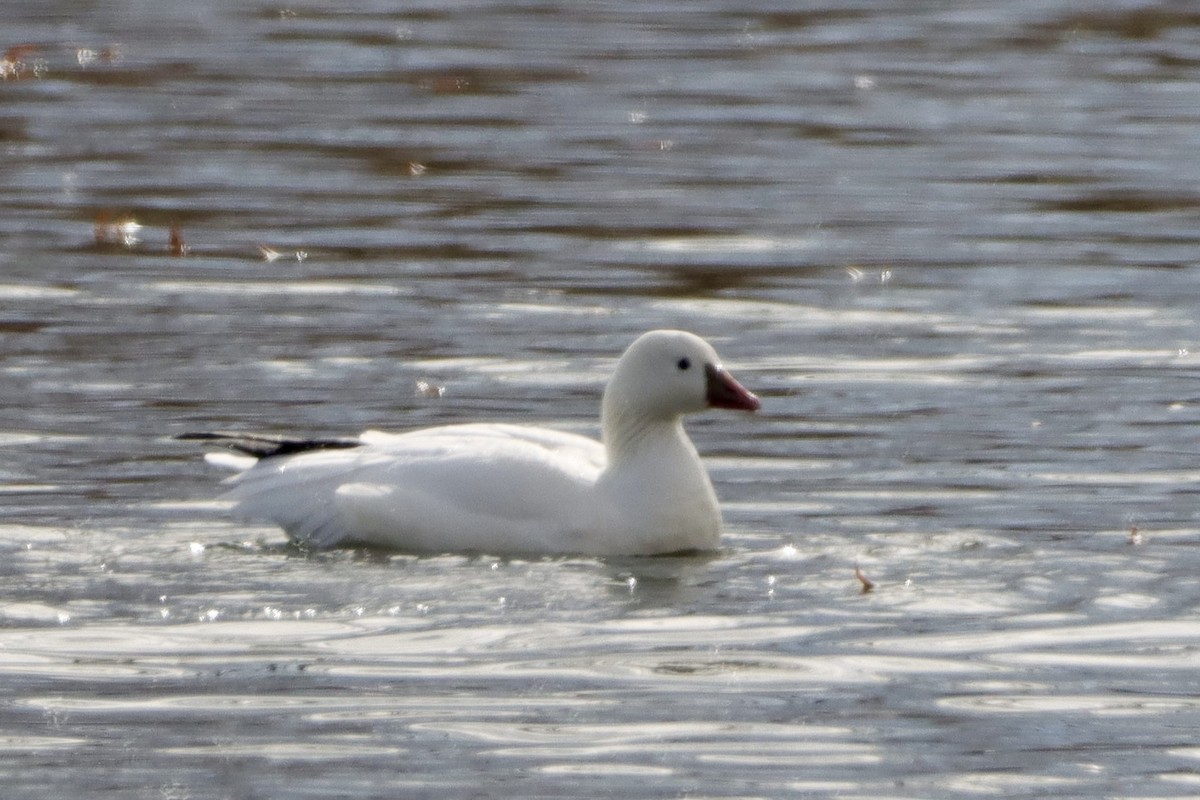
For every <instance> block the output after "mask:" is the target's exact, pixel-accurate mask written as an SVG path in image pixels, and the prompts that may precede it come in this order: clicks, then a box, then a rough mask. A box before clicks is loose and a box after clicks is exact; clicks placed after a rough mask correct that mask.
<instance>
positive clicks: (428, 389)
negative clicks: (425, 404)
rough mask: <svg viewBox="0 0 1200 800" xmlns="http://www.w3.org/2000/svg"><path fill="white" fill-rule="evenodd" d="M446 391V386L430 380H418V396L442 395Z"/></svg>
mask: <svg viewBox="0 0 1200 800" xmlns="http://www.w3.org/2000/svg"><path fill="white" fill-rule="evenodd" d="M445 393H446V387H445V386H439V385H437V384H436V383H430V382H429V381H417V396H418V397H441V396H442V395H444V394H445Z"/></svg>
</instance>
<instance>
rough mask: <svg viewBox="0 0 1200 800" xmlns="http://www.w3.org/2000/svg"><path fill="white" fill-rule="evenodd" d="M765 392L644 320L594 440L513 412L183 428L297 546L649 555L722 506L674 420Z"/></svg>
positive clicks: (690, 341) (695, 546)
mask: <svg viewBox="0 0 1200 800" xmlns="http://www.w3.org/2000/svg"><path fill="white" fill-rule="evenodd" d="M759 406H760V402H759V399H758V398H757V397H755V396H754V395H753V394H751V393H750V392H748V391H747V390H746V389H745V388H743V387H742V386H741V384H739V383H738V382H737V381H735V380H734V379H733V378H732V377H731V376H730V375H729V373H728V372H726V371H725V370H724V369H723V368H722V367H721V363H720V360H719V359H718V357H717V353H716V351H715V350H713V348H712V347H711V346H710V345H709V344H708V343H707V342H705V341H704V340H703V339H701V338H700V337H698V336H695V335H693V334H690V333H686V332H684V331H671V330H660V331H651V332H650V333H647V334H644V335H642V336H641V337H640V338H638V339H637V341H635V342H634V343H633V344H631V345H630V346H629V348H628V349H627V350H626V351H625V353H624V354H623V355H622V356H621V358H620V360H619V361H618V362H617V366H616V370H615V371H614V372H613V375H612V378H611V379H610V380H609V382H608V385H607V387H606V388H605V390H604V398H603V401H602V404H601V423H602V428H603V443H601V442H597V441H595V440H594V439H589V438H587V437H584V436H579V435H576V434H573V433H564V432H561V431H555V430H550V429H547V428H534V427H526V426H520V425H508V424H464V425H446V426H442V427H436V428H426V429H423V430H416V431H410V432H407V433H399V434H389V433H381V432H379V431H367V432H366V433H363V434H362V435H361V436H359V437H357V438H354V439H287V438H281V437H274V436H256V435H242V434H236V433H188V434H182V435H181V436H179V437H178V438H181V439H199V440H208V441H216V442H220V443H221V444H224V445H226V446H228V447H230V448H232V449H233V450H235V451H237V452H238V453H240V454H241V455H233V454H213V453H210V454H209V455H208V460H209V461H212V462H214V463H218V464H222V465H224V466H229V467H233V468H235V469H238V470H240V472H239V474H237V475H235V476H233V477H232V478H230V479H228V481H227V483H230V484H232V487H233V488H232V489H231V490H230V491H229V492H228V494H227V495H225V498H226V499H228V500H231V501H233V503H234V509H235V511H236V512H237V513H239V514H240V515H242V516H245V517H248V518H255V519H267V520H270V521H272V522H274V523H276V524H278V525H280V526H281V527H283V528H284V529H285V530H286V531H287V533H288V535H289V536H290V537H291V539H292V540H293V541H294V542H296V543H297V544H299V545H300V546H303V547H309V548H327V547H334V546H337V545H342V544H366V545H374V546H380V547H387V548H392V549H397V550H403V551H408V552H425V553H441V552H486V553H490V554H495V555H503V554H550V553H560V554H561V553H575V554H587V555H652V554H656V553H672V552H679V551H686V550H712V549H715V548H716V547H717V543H718V539H719V537H720V532H721V510H720V507H719V506H718V505H717V498H716V494H715V493H714V492H713V488H712V484H711V482H710V481H709V478H708V473H707V472H706V471H705V469H704V465H703V464H701V463H700V457H699V456H698V455H697V453H696V448H695V446H694V445H693V444H692V442H691V440H690V439H689V438H688V436H687V433H685V432H684V429H683V423H682V417H683V415H684V414H690V413H694V412H698V411H703V410H704V409H706V408H728V409H739V410H743V411H756V410H757V409H758V408H759Z"/></svg>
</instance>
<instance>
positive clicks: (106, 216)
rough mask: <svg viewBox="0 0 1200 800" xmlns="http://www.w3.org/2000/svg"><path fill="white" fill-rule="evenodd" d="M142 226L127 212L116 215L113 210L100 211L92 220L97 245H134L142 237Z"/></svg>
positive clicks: (93, 234)
mask: <svg viewBox="0 0 1200 800" xmlns="http://www.w3.org/2000/svg"><path fill="white" fill-rule="evenodd" d="M141 230H142V226H141V225H140V224H138V221H137V220H136V219H134V218H133V217H132V216H130V215H128V214H125V215H122V216H119V217H118V216H114V215H113V213H112V212H111V211H100V212H99V213H97V214H96V218H95V219H94V220H93V222H92V236H93V237H94V238H95V241H96V244H97V246H100V247H107V246H109V245H114V244H116V245H122V246H124V247H133V246H134V245H136V244H137V243H138V242H140V241H141V238H140V237H139V236H138V233H139V232H140V231H141Z"/></svg>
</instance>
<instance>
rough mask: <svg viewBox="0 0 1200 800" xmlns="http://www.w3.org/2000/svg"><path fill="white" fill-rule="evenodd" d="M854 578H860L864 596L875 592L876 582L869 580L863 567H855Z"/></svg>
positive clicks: (856, 565)
mask: <svg viewBox="0 0 1200 800" xmlns="http://www.w3.org/2000/svg"><path fill="white" fill-rule="evenodd" d="M854 577H856V578H858V582H859V583H861V584H862V593H863V594H867V593H868V592H871V591H874V589H875V581H873V580H871V579H870V578H868V577H867V575H866V573H865V572H863V571H862V567H860V566H859V565H858V564H855V565H854Z"/></svg>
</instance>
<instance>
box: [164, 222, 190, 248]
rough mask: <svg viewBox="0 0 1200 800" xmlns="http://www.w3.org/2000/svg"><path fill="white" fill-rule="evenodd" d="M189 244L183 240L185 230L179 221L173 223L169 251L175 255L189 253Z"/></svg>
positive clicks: (168, 243) (168, 242)
mask: <svg viewBox="0 0 1200 800" xmlns="http://www.w3.org/2000/svg"><path fill="white" fill-rule="evenodd" d="M187 251H188V246H187V245H186V244H185V243H184V241H183V230H182V229H181V228H180V227H179V223H178V222H173V223H171V236H170V238H169V239H168V241H167V252H169V253H170V254H171V255H173V256H184V255H187Z"/></svg>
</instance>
